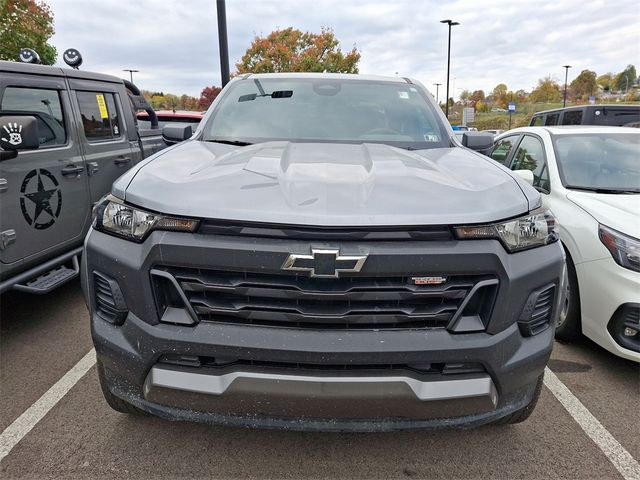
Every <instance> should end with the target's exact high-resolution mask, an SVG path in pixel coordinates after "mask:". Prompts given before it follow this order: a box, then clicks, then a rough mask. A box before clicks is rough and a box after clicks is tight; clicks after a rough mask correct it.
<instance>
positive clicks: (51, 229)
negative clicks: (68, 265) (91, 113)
mask: <svg viewBox="0 0 640 480" xmlns="http://www.w3.org/2000/svg"><path fill="white" fill-rule="evenodd" d="M70 112H71V102H70V99H69V94H68V91H67V89H66V82H65V80H64V78H62V77H55V76H46V77H45V76H35V75H24V74H12V73H3V74H2V76H0V128H2V125H3V122H2V114H4V115H33V116H35V117H36V119H37V123H38V135H39V137H40V147H39V148H38V149H37V150H20V151H19V153H18V156H17V157H16V158H13V159H10V160H5V161H2V162H0V204H1V205H2V207H1V215H0V232H2V237H3V240H4V241H3V242H2V243H0V259H1V261H2V264H11V263H15V262H17V261H20V260H23V259H24V260H25V261H28V260H29V257H30V256H34V255H38V258H46V256H52V255H53V254H55V253H56V252H60V251H64V249H68V248H70V247H72V246H73V244H78V245H79V244H81V242H82V238H83V236H84V234H85V233H86V231H87V229H88V227H89V224H90V220H91V208H90V205H91V204H90V200H89V188H88V182H87V174H86V168H85V164H84V160H83V158H82V155H81V152H80V149H79V147H78V138H77V133H76V132H77V125H75V121H74V119H73V116H72V115H70Z"/></svg>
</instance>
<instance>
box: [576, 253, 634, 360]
mask: <svg viewBox="0 0 640 480" xmlns="http://www.w3.org/2000/svg"><path fill="white" fill-rule="evenodd" d="M576 274H577V276H578V285H579V289H580V310H581V314H582V331H583V333H584V334H585V335H586V336H587V337H589V338H590V339H591V340H593V341H594V342H596V343H597V344H599V345H601V346H602V347H604V348H606V349H607V350H609V351H610V352H612V353H614V354H616V355H618V356H620V357H622V358H626V359H628V360H633V361H635V362H640V352H637V351H633V350H631V349H629V348H625V347H624V346H623V345H621V344H620V343H618V342H617V341H616V340H615V339H614V338H613V337H612V335H611V332H610V331H609V329H608V328H607V327H608V326H609V325H610V323H611V322H612V321H615V319H614V318H613V317H614V316H615V314H616V312H617V311H619V309H620V308H621V307H622V306H626V305H629V306H631V305H635V306H636V308H637V305H638V304H640V273H638V272H634V271H632V270H629V269H626V268H623V267H621V266H620V265H618V264H617V263H615V262H614V261H613V259H612V258H611V257H608V258H603V259H600V260H594V261H591V262H584V263H579V264H577V265H576Z"/></svg>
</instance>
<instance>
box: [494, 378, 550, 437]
mask: <svg viewBox="0 0 640 480" xmlns="http://www.w3.org/2000/svg"><path fill="white" fill-rule="evenodd" d="M543 377H544V374H542V375H540V376H539V377H538V383H536V389H535V390H534V392H533V398H532V399H531V402H529V405H527V406H525V407H522V408H521V409H520V410H516V411H515V412H513V413H510V414H509V415H507V416H506V417H502V418H499V419H498V420H496V421H495V422H494V423H493V424H494V425H513V424H515V423H522V422H524V421H525V420H526V419H527V418H529V416H530V415H531V414H532V413H533V410H534V409H535V408H536V405H537V404H538V399H539V398H540V391H541V390H542V378H543Z"/></svg>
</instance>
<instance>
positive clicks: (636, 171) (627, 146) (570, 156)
mask: <svg viewBox="0 0 640 480" xmlns="http://www.w3.org/2000/svg"><path fill="white" fill-rule="evenodd" d="M553 143H554V147H555V152H556V157H557V160H558V167H559V170H560V176H561V178H562V183H563V185H564V186H565V187H566V188H569V189H574V190H586V191H592V192H595V193H640V163H639V162H638V158H640V134H638V133H635V132H633V133H606V134H605V133H598V134H595V133H588V134H586V133H583V134H579V135H578V134H576V135H573V134H572V135H554V137H553Z"/></svg>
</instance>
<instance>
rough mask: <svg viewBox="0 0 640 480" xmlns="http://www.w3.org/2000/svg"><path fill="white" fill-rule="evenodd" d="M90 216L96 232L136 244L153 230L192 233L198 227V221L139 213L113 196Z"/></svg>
mask: <svg viewBox="0 0 640 480" xmlns="http://www.w3.org/2000/svg"><path fill="white" fill-rule="evenodd" d="M93 212H94V219H95V220H94V228H95V229H96V230H100V231H102V232H105V233H110V234H112V235H117V236H119V237H123V238H126V239H129V240H133V241H136V242H142V241H143V240H144V239H145V238H146V237H147V235H148V234H149V233H150V232H152V231H153V230H172V231H180V232H193V231H194V230H195V229H196V228H197V227H198V221H197V220H193V219H190V218H177V217H170V216H167V215H161V214H159V213H153V212H147V211H144V210H140V209H139V208H134V207H131V206H129V205H126V204H124V203H122V201H121V200H120V199H118V198H116V197H114V196H113V195H108V196H107V197H105V198H104V200H102V201H101V202H100V203H99V204H98V205H97V206H96V207H95V208H94V210H93Z"/></svg>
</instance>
